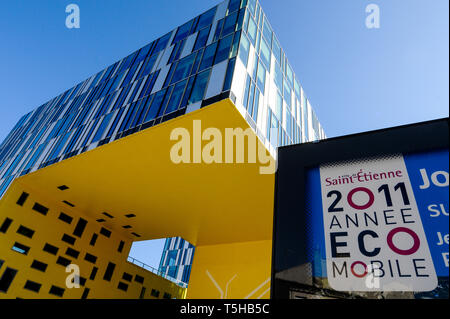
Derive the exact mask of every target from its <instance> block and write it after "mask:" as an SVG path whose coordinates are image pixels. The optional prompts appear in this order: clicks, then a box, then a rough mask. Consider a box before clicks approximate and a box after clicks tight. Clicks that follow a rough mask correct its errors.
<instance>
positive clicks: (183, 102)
mask: <svg viewBox="0 0 450 319" xmlns="http://www.w3.org/2000/svg"><path fill="white" fill-rule="evenodd" d="M194 81H195V76H191V77H190V78H189V80H188V84H187V86H186V90H184V95H183V99H182V100H181V105H180V108H183V107H185V106H186V105H187V104H188V100H189V97H190V96H191V92H192V87H193V86H194Z"/></svg>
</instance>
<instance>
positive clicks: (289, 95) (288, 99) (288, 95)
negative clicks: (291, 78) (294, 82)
mask: <svg viewBox="0 0 450 319" xmlns="http://www.w3.org/2000/svg"><path fill="white" fill-rule="evenodd" d="M283 90H284V93H283V96H284V100H285V101H286V104H287V105H289V107H291V99H292V91H291V88H290V87H289V85H288V83H287V82H286V81H284V87H283Z"/></svg>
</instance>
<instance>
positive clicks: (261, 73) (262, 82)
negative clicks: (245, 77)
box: [257, 60, 266, 94]
mask: <svg viewBox="0 0 450 319" xmlns="http://www.w3.org/2000/svg"><path fill="white" fill-rule="evenodd" d="M257 84H258V88H259V89H260V90H261V92H262V93H263V94H264V91H265V87H266V69H265V68H264V66H263V64H262V63H261V60H259V63H258V76H257Z"/></svg>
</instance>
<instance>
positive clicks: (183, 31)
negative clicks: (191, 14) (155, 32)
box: [172, 20, 194, 43]
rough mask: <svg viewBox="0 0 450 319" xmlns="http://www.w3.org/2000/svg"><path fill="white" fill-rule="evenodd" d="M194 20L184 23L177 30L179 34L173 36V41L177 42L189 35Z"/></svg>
mask: <svg viewBox="0 0 450 319" xmlns="http://www.w3.org/2000/svg"><path fill="white" fill-rule="evenodd" d="M193 22H194V20H191V21H189V22H187V23H185V24H183V25H182V26H181V27H179V28H178V30H177V34H176V35H175V37H174V38H173V41H172V43H176V42H178V41H180V40H183V39H184V38H186V37H187V36H188V35H189V31H191V26H192V23H193Z"/></svg>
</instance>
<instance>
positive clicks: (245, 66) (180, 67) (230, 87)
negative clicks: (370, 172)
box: [0, 0, 325, 277]
mask: <svg viewBox="0 0 450 319" xmlns="http://www.w3.org/2000/svg"><path fill="white" fill-rule="evenodd" d="M272 30H273V29H272V27H271V25H270V24H269V22H268V21H267V17H266V15H265V14H264V12H263V11H262V9H261V6H260V4H259V2H258V1H257V0H225V1H224V2H222V3H220V4H218V5H217V6H215V7H214V8H211V9H210V10H208V11H206V12H205V13H203V14H200V15H199V16H197V17H195V18H194V19H192V20H190V21H188V22H187V23H185V24H183V25H181V26H179V27H178V28H176V29H174V30H172V31H170V32H168V33H167V34H165V35H163V36H162V37H160V38H159V39H156V40H154V41H153V42H151V43H149V44H148V45H146V46H145V47H143V48H141V49H139V50H137V51H135V52H133V53H132V54H130V55H129V56H127V57H125V58H123V59H122V60H120V61H117V62H116V63H114V64H112V65H110V66H108V67H107V68H105V69H104V70H102V71H100V72H98V73H96V74H94V75H92V76H91V77H89V78H88V79H85V80H84V81H82V82H80V83H78V84H77V85H75V86H74V87H73V88H70V89H69V90H67V91H65V92H63V93H62V94H60V95H59V96H57V97H55V98H53V99H52V100H50V101H48V102H47V103H45V104H43V105H41V106H39V107H38V108H36V109H35V110H33V111H31V112H30V113H28V114H26V115H24V116H23V117H22V118H21V119H20V120H19V121H18V123H17V124H16V125H15V126H14V128H13V129H12V131H11V132H10V134H9V135H8V136H7V137H6V139H5V140H4V141H3V143H2V144H1V145H0V197H1V196H3V194H4V192H5V191H6V190H7V188H8V186H9V185H10V184H11V182H12V181H13V180H14V179H15V178H17V177H19V176H22V175H24V174H27V173H30V172H33V171H36V170H38V169H40V168H43V167H46V166H48V165H52V164H54V163H57V162H59V161H62V160H64V159H68V158H71V157H73V156H76V155H79V154H81V153H83V152H86V151H88V150H91V149H93V148H96V147H99V146H102V145H104V144H107V143H109V142H112V141H114V140H118V139H120V138H123V137H125V136H128V135H130V134H133V133H136V132H139V131H141V130H145V129H147V128H149V127H152V126H155V125H158V124H160V123H162V122H165V121H168V120H171V119H173V118H175V117H178V116H182V115H184V114H187V113H190V112H193V111H195V110H197V109H199V108H202V107H205V106H207V105H208V100H210V99H211V98H214V97H216V99H215V100H217V96H220V97H222V98H227V97H230V98H231V99H232V100H233V102H234V104H235V105H236V108H237V109H238V110H239V112H241V114H242V115H243V116H244V118H245V119H246V120H247V121H248V123H249V125H250V126H251V127H252V128H253V129H254V130H255V132H256V133H257V135H258V137H259V138H260V139H261V141H262V142H263V143H264V144H265V145H266V147H267V149H268V150H269V151H270V152H271V154H272V155H273V156H274V157H275V156H276V148H277V147H278V146H283V145H289V144H293V143H302V142H308V141H314V140H317V139H322V138H324V137H325V133H324V131H323V129H322V127H321V125H320V123H319V121H318V120H317V116H316V114H315V112H314V111H313V109H312V108H311V105H310V102H309V100H308V99H307V97H306V95H305V93H304V91H303V89H302V87H301V85H300V82H299V79H298V77H297V76H296V75H295V74H294V72H293V70H292V68H291V66H290V64H289V62H288V60H287V58H286V56H285V53H284V51H283V49H282V48H281V45H280V44H279V42H278V40H277V38H276V36H275V34H274V33H273V31H272ZM171 271H172V270H171ZM187 277H189V276H187Z"/></svg>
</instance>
